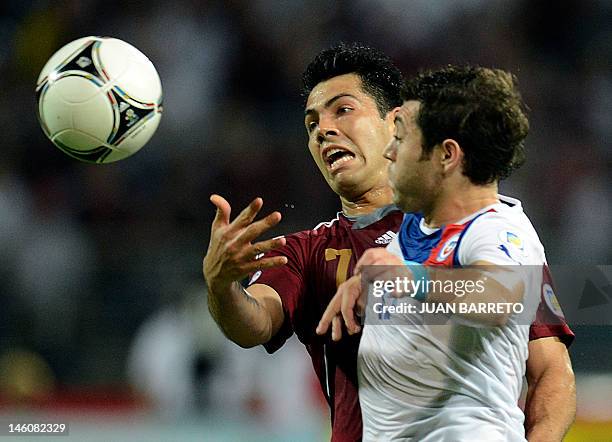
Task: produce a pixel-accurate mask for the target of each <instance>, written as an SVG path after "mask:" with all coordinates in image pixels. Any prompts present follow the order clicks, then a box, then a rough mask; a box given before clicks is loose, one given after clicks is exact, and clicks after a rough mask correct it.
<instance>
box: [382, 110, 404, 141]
mask: <svg viewBox="0 0 612 442" xmlns="http://www.w3.org/2000/svg"><path fill="white" fill-rule="evenodd" d="M400 109H401V107H400V106H397V107H394V108H393V109H391V110H390V111H389V112H387V115H386V116H385V122H386V123H387V127H388V128H389V133H390V134H393V132H394V131H395V117H396V116H397V114H398V113H399V111H400Z"/></svg>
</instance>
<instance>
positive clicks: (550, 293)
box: [542, 284, 565, 318]
mask: <svg viewBox="0 0 612 442" xmlns="http://www.w3.org/2000/svg"><path fill="white" fill-rule="evenodd" d="M542 297H543V298H544V302H546V305H547V306H548V308H549V309H550V311H551V312H553V313H554V314H555V315H557V316H559V317H560V318H565V315H564V314H563V310H561V305H560V304H559V301H558V300H557V297H556V296H555V291H554V290H553V288H552V287H551V285H550V284H543V285H542Z"/></svg>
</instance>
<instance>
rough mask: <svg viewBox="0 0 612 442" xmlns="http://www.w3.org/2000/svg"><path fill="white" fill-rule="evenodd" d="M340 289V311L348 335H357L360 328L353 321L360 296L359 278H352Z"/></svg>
mask: <svg viewBox="0 0 612 442" xmlns="http://www.w3.org/2000/svg"><path fill="white" fill-rule="evenodd" d="M341 289H342V305H341V308H340V311H341V312H342V318H343V319H344V323H345V324H346V329H347V331H348V332H349V334H350V335H353V334H355V333H359V332H360V331H361V327H360V326H359V325H358V324H357V322H356V321H355V303H356V301H357V299H358V298H359V296H360V294H361V277H359V276H353V277H352V278H350V279H349V280H348V281H347V282H345V283H344V284H342V285H341V286H340V287H339V288H338V293H340V290H341Z"/></svg>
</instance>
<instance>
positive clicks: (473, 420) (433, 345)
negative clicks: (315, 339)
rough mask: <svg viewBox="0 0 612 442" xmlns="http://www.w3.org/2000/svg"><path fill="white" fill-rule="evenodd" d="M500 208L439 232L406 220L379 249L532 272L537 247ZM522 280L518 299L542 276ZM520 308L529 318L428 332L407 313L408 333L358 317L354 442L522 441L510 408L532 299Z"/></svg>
mask: <svg viewBox="0 0 612 442" xmlns="http://www.w3.org/2000/svg"><path fill="white" fill-rule="evenodd" d="M500 201H501V202H500V203H497V204H494V205H492V206H489V207H486V208H484V209H482V210H480V211H478V212H477V213H475V214H473V215H471V216H469V217H467V218H466V219H464V220H461V221H459V222H458V223H456V224H452V225H448V226H444V227H442V228H441V229H430V228H428V227H427V226H426V225H425V224H424V221H423V219H422V217H421V216H420V215H415V214H406V216H405V218H404V222H403V223H402V227H401V230H400V233H399V235H398V238H396V239H394V240H393V242H392V243H390V244H389V246H388V250H390V251H391V252H392V253H395V254H397V255H399V256H401V257H402V258H403V259H405V260H410V261H417V262H421V263H425V264H428V265H435V264H444V263H446V264H447V265H453V266H455V267H457V266H461V265H470V264H471V263H474V262H477V261H488V262H490V263H493V264H499V265H518V264H521V265H529V266H532V265H533V266H540V268H541V266H542V264H544V263H545V256H544V249H543V246H542V244H541V243H540V240H539V238H538V236H537V234H536V232H535V230H534V228H533V226H532V225H531V223H530V222H529V220H528V218H527V217H526V216H525V214H524V213H523V210H522V207H521V204H520V202H519V201H517V200H514V199H511V198H507V197H502V196H500ZM415 244H419V246H418V247H416V246H415ZM523 268H526V267H522V268H521V269H523ZM535 268H537V267H534V269H535ZM525 274H526V275H528V276H527V277H526V279H525V294H527V293H537V294H539V291H540V286H541V272H539V273H538V272H535V271H534V272H531V273H529V272H526V273H525ZM402 299H404V298H402ZM406 302H409V303H414V304H416V305H420V302H419V301H416V300H414V299H411V298H407V300H406ZM523 302H524V304H525V311H527V312H528V315H529V316H528V317H527V318H525V317H524V316H523V318H521V319H520V320H519V319H518V318H516V317H515V316H511V317H510V319H509V320H508V322H507V323H506V325H504V326H500V327H484V326H474V325H473V324H468V325H466V323H465V322H464V321H452V320H451V321H445V322H443V324H444V325H430V324H431V323H426V321H425V322H424V321H423V317H422V315H421V316H420V317H419V315H418V314H414V313H413V314H412V315H411V314H408V313H406V314H405V318H404V319H405V321H406V322H404V324H411V325H371V323H370V324H369V321H368V320H367V318H366V324H365V326H364V329H363V335H362V337H361V343H360V347H359V355H358V373H359V400H360V403H361V409H362V415H363V427H364V435H363V436H364V437H363V440H364V441H390V440H393V441H396V440H402V441H404V440H415V441H436V442H438V441H453V442H457V441H479V440H482V441H524V440H525V431H524V428H523V421H524V415H523V412H522V410H521V409H520V408H519V406H518V403H517V402H518V399H519V395H520V393H521V388H522V379H523V375H524V373H525V363H526V360H527V356H528V347H527V346H528V342H529V325H527V324H530V323H531V320H532V319H533V317H534V316H535V310H536V307H537V304H538V302H539V295H538V296H534V297H533V299H527V298H525V299H523ZM532 312H533V314H532ZM370 314H374V312H373V311H372V309H371V308H370V306H369V305H368V309H367V310H366V315H370ZM529 318H531V319H529Z"/></svg>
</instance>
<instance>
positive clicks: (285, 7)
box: [0, 0, 612, 411]
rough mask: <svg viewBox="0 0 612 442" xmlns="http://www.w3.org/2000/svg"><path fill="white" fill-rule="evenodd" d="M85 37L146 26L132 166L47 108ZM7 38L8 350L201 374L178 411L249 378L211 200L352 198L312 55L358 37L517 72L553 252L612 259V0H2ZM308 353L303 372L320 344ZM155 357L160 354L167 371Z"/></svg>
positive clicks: (3, 230)
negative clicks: (51, 77) (215, 243)
mask: <svg viewBox="0 0 612 442" xmlns="http://www.w3.org/2000/svg"><path fill="white" fill-rule="evenodd" d="M85 35H108V36H113V37H117V38H121V39H123V40H125V41H127V42H129V43H131V44H133V45H135V46H136V47H138V48H139V49H140V50H142V51H143V52H144V53H145V54H147V55H148V57H149V58H150V59H151V60H152V61H153V63H154V64H155V66H156V67H157V69H158V72H159V74H160V76H161V79H162V84H163V88H164V115H163V118H162V121H161V125H160V127H159V129H158V131H157V133H156V134H155V136H154V137H153V139H152V140H151V141H150V143H149V144H148V145H147V146H145V147H144V148H143V150H142V151H141V152H139V153H137V154H136V155H135V156H133V157H131V158H129V159H127V160H124V161H121V162H119V163H116V164H110V165H88V164H83V163H79V162H77V161H76V160H73V159H71V158H69V157H67V156H66V155H64V154H63V153H61V152H60V151H59V150H58V149H56V148H55V147H54V146H53V145H52V144H51V142H50V141H48V140H47V139H46V138H45V136H44V134H43V132H42V130H41V129H40V127H39V125H38V122H37V120H36V112H35V109H36V102H35V95H34V87H35V83H36V78H37V76H38V73H39V71H40V69H41V68H42V66H43V65H44V63H45V62H46V60H47V59H48V58H49V56H50V55H51V54H52V53H53V52H54V51H55V50H57V49H58V48H59V47H61V46H62V45H64V44H66V43H68V42H69V41H71V40H74V39H76V38H79V37H82V36H85ZM0 37H1V38H2V42H3V44H2V45H0V82H1V83H0V84H1V88H0V128H1V133H2V141H3V143H2V161H1V162H0V250H2V253H1V258H0V259H1V263H2V265H1V266H0V293H1V300H2V307H1V308H0V354H3V353H6V352H9V351H14V350H15V349H27V350H28V351H31V352H33V354H36V355H38V357H39V358H40V359H41V360H42V361H44V364H46V366H47V368H46V369H42V368H41V371H43V372H45V373H46V372H48V373H51V375H49V376H51V379H53V381H49V382H55V383H56V384H58V385H68V386H70V385H109V384H125V383H128V382H132V381H133V382H132V383H133V384H134V385H135V386H137V387H141V388H144V389H147V388H149V389H151V388H154V387H151V385H153V386H154V385H159V382H157V381H156V380H157V379H164V378H165V379H174V380H175V381H177V382H179V378H180V377H181V376H184V378H185V379H188V381H185V382H187V383H186V384H184V385H182V386H180V385H178V386H176V389H177V390H175V391H181V390H180V389H181V388H183V389H186V391H188V392H189V391H194V390H193V385H194V384H193V382H197V383H198V385H200V386H202V385H204V387H202V388H204V390H205V391H206V393H201V391H200V390H198V391H200V393H198V394H196V395H195V396H194V397H192V396H193V394H192V396H190V394H191V393H185V395H184V396H181V398H182V399H181V401H182V402H180V404H175V405H176V406H175V407H174V408H171V407H166V408H165V409H166V410H168V409H176V410H179V411H180V410H181V408H180V407H193V406H194V404H200V405H201V406H203V407H205V406H206V404H207V403H210V401H211V400H214V399H211V398H215V397H219V395H218V394H216V393H214V391H212V390H213V389H212V388H209V387H210V386H211V385H222V383H223V382H231V379H244V377H245V376H249V374H248V373H247V374H244V373H242V374H241V373H231V369H230V368H234V369H235V368H236V367H242V368H243V369H244V367H245V366H248V367H251V366H257V365H258V364H260V363H265V362H252V361H253V360H257V361H266V360H267V357H266V356H265V355H263V354H262V355H261V357H259V356H253V355H254V354H255V353H254V352H259V350H252V351H250V352H244V351H242V350H237V348H234V347H232V345H233V344H229V343H227V342H226V341H225V340H224V339H223V337H222V336H221V335H220V332H219V331H218V330H217V329H216V328H215V326H214V324H213V323H211V322H210V321H211V320H210V318H209V316H208V315H207V312H206V303H205V293H206V292H205V285H204V282H203V280H202V276H201V259H202V257H203V254H204V252H205V250H206V246H207V243H208V234H209V232H208V229H209V223H210V221H211V220H212V216H213V207H212V205H211V204H210V203H209V201H208V197H209V195H210V194H211V193H213V192H215V193H219V194H221V195H223V196H225V197H226V198H227V199H228V201H230V202H231V204H232V205H233V208H234V213H237V212H238V211H239V210H240V209H241V208H242V207H243V206H245V205H246V204H247V203H248V202H249V201H250V200H251V199H252V198H254V197H256V196H261V197H263V199H264V209H263V211H264V212H265V213H268V212H270V211H272V210H280V211H281V212H282V214H283V222H282V223H281V225H280V226H279V227H278V228H277V229H276V230H275V231H274V232H271V234H272V235H276V234H281V233H288V232H291V231H296V230H302V229H307V228H312V227H314V225H316V224H317V223H318V222H320V221H323V220H328V219H331V218H333V216H334V215H335V213H336V212H337V211H338V210H339V207H340V206H339V203H338V201H337V199H336V198H335V195H334V194H333V193H332V192H331V191H330V190H329V189H328V188H327V187H326V185H325V183H324V181H323V180H322V179H321V177H320V176H319V174H318V171H317V169H316V167H315V166H314V164H313V162H312V161H311V158H310V155H309V153H308V149H307V147H306V135H305V130H304V126H303V97H302V96H301V91H300V87H301V73H302V70H303V69H304V68H305V66H306V64H307V63H308V61H309V60H310V59H311V58H312V57H313V56H314V55H315V54H316V53H317V52H319V51H320V50H322V49H324V48H326V47H329V46H331V45H333V44H336V43H338V42H339V41H341V40H343V41H355V40H357V41H361V42H364V43H368V44H370V45H372V46H375V47H378V48H380V49H383V50H384V51H386V52H387V53H388V54H389V55H390V56H391V57H392V58H393V59H394V60H395V61H396V63H397V64H398V66H400V67H401V69H402V70H403V71H404V72H405V73H406V75H410V74H411V73H414V72H416V71H417V70H418V69H420V68H426V67H439V66H441V65H444V64H447V63H474V64H482V65H487V66H494V67H500V68H504V69H508V70H510V71H512V72H513V73H515V74H516V75H517V77H518V79H519V83H520V86H521V90H522V91H523V95H524V97H525V101H526V102H527V103H528V105H529V108H530V121H531V132H530V135H529V137H528V141H527V155H528V156H527V163H526V164H525V166H523V168H522V169H520V170H519V171H518V172H517V173H516V174H515V175H514V176H513V177H512V178H511V179H510V180H508V182H504V183H503V184H502V191H503V192H504V193H506V194H508V195H511V196H516V197H518V198H520V199H521V200H522V201H523V203H524V206H525V210H526V212H527V213H528V214H529V216H530V217H531V219H532V220H533V222H534V224H535V226H536V228H537V230H538V232H539V233H540V234H541V240H542V242H543V244H544V245H545V247H546V249H547V256H548V260H549V262H551V263H564V264H572V263H582V264H585V263H591V264H609V263H611V262H612V240H611V235H610V233H609V232H610V231H611V230H612V198H610V197H611V194H612V186H611V185H610V184H611V177H612V173H611V167H610V166H611V165H612V146H611V145H610V140H611V139H612V117H611V115H612V44H611V42H612V3H611V2H608V1H605V0H565V1H562V2H557V3H551V2H549V1H546V0H515V1H506V0H461V1H451V0H437V1H432V0H410V1H405V0H354V1H323V0H291V1H273V0H253V1H240V0H210V1H205V0H200V1H198V0H175V1H172V2H168V1H151V2H122V1H118V0H105V1H101V0H81V1H79V0H56V1H52V0H47V1H43V0H4V1H2V2H0ZM585 333H591V334H592V335H597V336H601V333H607V336H610V332H609V329H607V330H605V331H604V332H602V331H601V330H599V331H597V333H593V332H592V331H590V332H589V331H588V330H587V331H585ZM578 339H579V340H580V336H579V337H578ZM577 343H578V341H577ZM294 344H295V343H294ZM292 345H293V344H292ZM580 345H582V347H581V346H580ZM606 346H607V347H606ZM576 347H577V349H576ZM576 347H575V348H574V349H573V351H574V352H575V353H573V354H574V355H575V356H576V357H575V358H574V364H575V366H576V369H577V370H579V371H580V370H592V369H602V368H606V366H605V365H604V366H602V364H601V361H600V360H599V359H597V357H596V356H593V352H601V351H609V348H610V344H609V341H606V340H604V339H599V340H594V341H593V342H588V343H586V344H585V343H584V341H583V343H581V344H579V345H577V346H576ZM164 349H165V350H167V353H164V352H163V351H162V350H164ZM294 349H295V351H297V352H299V351H302V350H301V349H299V346H297V344H296V347H295V348H294ZM236 351H238V352H239V353H240V355H238V356H235V352H236ZM292 351H293V350H288V351H287V353H288V354H289V353H291V352H292ZM261 353H263V351H262V352H261ZM258 354H259V353H258ZM241 355H245V356H241ZM234 356H235V357H236V358H238V359H235V360H234V359H232V358H233V357H234ZM240 358H247V359H245V360H244V361H241V360H240ZM248 358H254V359H248ZM294 360H295V359H291V358H289V359H287V364H289V365H288V366H287V367H289V368H287V370H288V371H291V373H293V375H294V376H295V377H296V378H298V377H300V375H299V374H295V373H302V371H304V367H306V369H308V362H306V358H305V357H304V363H303V364H302V365H299V368H295V367H293V366H292V365H290V364H292V363H294V362H293V361H294ZM156 361H157V362H156ZM176 361H182V362H184V367H182V366H181V367H179V366H178V365H177V364H173V362H176ZM232 361H234V362H232ZM236 361H238V362H236ZM249 361H251V362H249ZM280 363H281V362H278V360H277V359H274V360H273V362H272V363H271V365H275V364H276V366H278V365H279V364H280ZM606 363H607V364H608V367H607V368H608V369H612V366H610V364H612V362H610V361H608V362H606ZM164 364H166V365H164ZM304 364H306V365H304ZM147 367H149V368H150V367H157V373H151V372H150V371H149V373H150V376H151V378H150V382H149V381H147V378H146V375H145V374H143V373H145V372H146V371H147V370H146V369H147ZM164 367H166V368H164ZM221 367H225V368H224V369H222V368H221ZM227 367H230V368H227ZM291 367H293V368H291ZM181 370H183V371H181ZM181 373H182V374H181ZM304 373H306V372H304ZM219 375H222V377H223V376H225V380H224V381H222V380H218V381H215V382H213V381H212V379H217V378H215V376H219ZM41 376H42V375H41ZM156 376H157V377H156ZM232 376H233V377H232ZM272 376H279V375H278V373H276V374H272ZM302 377H303V376H302ZM265 382H266V381H262V383H263V385H265ZM206 385H208V387H206ZM234 385H237V384H234ZM170 387H171V386H168V388H170ZM245 388H246V387H245ZM151 394H159V395H160V397H166V396H164V395H166V393H164V392H153V393H151ZM167 394H169V395H170V399H168V398H166V399H164V400H169V401H172V398H171V397H172V394H176V393H175V392H170V393H167ZM245 395H246V397H247V399H248V400H250V399H249V398H250V396H249V394H248V393H245ZM220 396H221V397H223V394H221V395H220ZM226 399H228V398H226ZM228 400H229V399H228ZM198 401H199V402H198ZM249 403H251V405H253V403H252V402H249ZM253 407H255V409H256V405H253Z"/></svg>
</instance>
